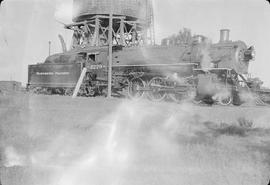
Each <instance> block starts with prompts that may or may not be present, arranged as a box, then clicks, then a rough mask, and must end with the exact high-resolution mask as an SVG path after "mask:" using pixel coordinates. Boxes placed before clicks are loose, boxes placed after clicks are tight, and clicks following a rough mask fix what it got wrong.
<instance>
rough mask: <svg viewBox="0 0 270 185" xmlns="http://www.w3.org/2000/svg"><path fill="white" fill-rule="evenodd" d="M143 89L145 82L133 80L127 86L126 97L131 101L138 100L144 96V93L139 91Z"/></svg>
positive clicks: (139, 79)
mask: <svg viewBox="0 0 270 185" xmlns="http://www.w3.org/2000/svg"><path fill="white" fill-rule="evenodd" d="M144 87H145V82H144V81H143V80H142V79H141V78H133V79H132V80H130V81H129V84H128V97H129V98H131V99H140V98H142V97H143V95H144V93H145V92H144V91H143V90H141V89H142V88H144Z"/></svg>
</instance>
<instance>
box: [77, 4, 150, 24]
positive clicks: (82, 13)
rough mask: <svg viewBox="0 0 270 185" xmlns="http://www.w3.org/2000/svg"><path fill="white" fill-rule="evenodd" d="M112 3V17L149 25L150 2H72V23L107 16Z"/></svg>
mask: <svg viewBox="0 0 270 185" xmlns="http://www.w3.org/2000/svg"><path fill="white" fill-rule="evenodd" d="M110 1H112V4H113V7H112V10H113V12H112V13H113V15H119V16H126V20H127V21H129V20H130V21H135V20H136V21H137V20H138V21H141V22H142V23H144V25H145V23H146V24H147V23H149V20H150V19H149V16H150V14H149V12H150V11H151V7H150V6H151V2H150V1H151V0H73V21H74V22H80V21H84V20H87V19H91V18H93V17H94V16H96V15H109V13H110V11H111V7H110V4H111V3H110Z"/></svg>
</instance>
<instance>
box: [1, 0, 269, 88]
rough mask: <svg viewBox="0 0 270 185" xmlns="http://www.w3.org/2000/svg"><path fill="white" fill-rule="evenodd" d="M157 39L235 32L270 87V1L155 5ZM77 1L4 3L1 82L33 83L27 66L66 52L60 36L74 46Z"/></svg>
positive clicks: (181, 0)
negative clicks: (69, 27) (182, 33)
mask: <svg viewBox="0 0 270 185" xmlns="http://www.w3.org/2000/svg"><path fill="white" fill-rule="evenodd" d="M153 1H154V14H155V35H156V40H157V43H159V42H160V40H161V39H162V38H165V37H167V36H169V35H171V34H174V33H177V32H178V31H179V30H180V29H182V28H184V27H185V28H190V29H191V30H192V31H193V33H196V34H202V35H205V36H207V37H209V38H210V39H211V40H212V42H213V43H216V42H218V40H219V30H220V29H222V28H228V29H230V30H231V34H230V39H231V40H242V41H245V42H246V44H247V45H248V46H250V45H253V46H254V47H255V49H256V60H255V61H252V63H251V65H250V70H249V72H250V73H251V74H252V76H254V77H259V78H261V79H262V80H263V81H264V82H265V84H264V85H265V86H268V87H270V70H269V69H270V61H268V55H269V53H270V52H269V47H268V45H269V43H270V34H269V33H270V4H269V3H268V2H267V1H266V0H166V1H165V0H153ZM71 17H72V0H4V2H3V3H2V6H1V7H0V80H17V81H21V82H23V83H26V82H27V66H28V65H29V64H35V63H42V62H44V60H45V58H46V57H47V56H48V53H49V51H48V50H49V49H48V48H49V47H48V45H49V44H48V42H49V41H51V43H52V45H51V53H58V52H61V44H60V41H59V39H58V34H62V35H63V37H64V39H65V40H66V42H67V43H68V44H70V40H71V32H70V31H68V30H65V29H64V28H63V25H62V24H61V23H59V22H64V23H71Z"/></svg>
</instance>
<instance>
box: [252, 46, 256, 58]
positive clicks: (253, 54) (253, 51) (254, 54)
mask: <svg viewBox="0 0 270 185" xmlns="http://www.w3.org/2000/svg"><path fill="white" fill-rule="evenodd" d="M252 48H253V47H252ZM251 57H252V59H251V60H255V57H256V51H255V49H254V48H253V49H252V51H251Z"/></svg>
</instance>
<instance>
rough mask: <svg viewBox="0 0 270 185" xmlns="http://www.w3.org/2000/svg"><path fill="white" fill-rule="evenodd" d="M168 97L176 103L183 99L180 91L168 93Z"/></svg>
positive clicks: (183, 96)
mask: <svg viewBox="0 0 270 185" xmlns="http://www.w3.org/2000/svg"><path fill="white" fill-rule="evenodd" d="M168 96H169V98H170V99H171V100H173V101H174V102H176V103H180V102H181V101H182V100H183V99H185V95H184V94H181V93H177V92H175V93H170V94H168Z"/></svg>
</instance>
